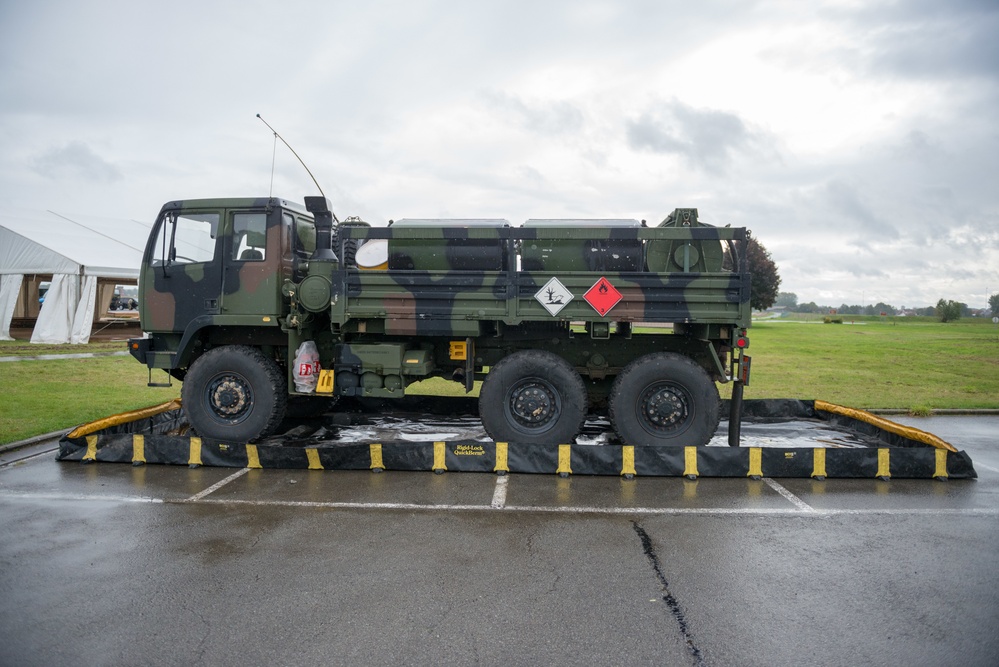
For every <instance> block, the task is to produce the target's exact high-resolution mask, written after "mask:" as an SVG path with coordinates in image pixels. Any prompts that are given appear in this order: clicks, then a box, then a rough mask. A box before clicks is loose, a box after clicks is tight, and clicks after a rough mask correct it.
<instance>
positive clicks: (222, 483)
mask: <svg viewBox="0 0 999 667" xmlns="http://www.w3.org/2000/svg"><path fill="white" fill-rule="evenodd" d="M248 472H250V469H249V468H242V469H240V470H237V471H236V472H234V473H233V474H231V475H229V476H228V477H226V478H225V479H223V480H221V481H219V482H215V483H214V484H212V485H211V486H209V487H208V488H207V489H205V490H204V491H201V492H200V493H195V494H194V495H193V496H191V497H190V498H185V499H184V501H183V502H185V503H193V502H195V501H198V500H201V499H202V498H204V497H205V496H207V495H208V494H209V493H214V492H216V491H218V490H219V489H221V488H222V487H223V486H225V485H226V484H228V483H229V482H232V481H234V480H237V479H239V478H240V477H242V476H243V475H245V474H246V473H248Z"/></svg>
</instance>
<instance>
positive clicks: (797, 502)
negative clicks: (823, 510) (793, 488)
mask: <svg viewBox="0 0 999 667" xmlns="http://www.w3.org/2000/svg"><path fill="white" fill-rule="evenodd" d="M763 481H764V482H766V483H767V486H769V487H770V488H771V489H773V490H774V491H776V492H777V493H779V494H780V495H782V496H784V497H785V498H787V499H788V500H790V501H791V502H792V503H793V504H794V506H795V507H797V508H798V509H800V510H801V511H802V512H814V511H815V508H814V507H812V506H811V505H809V504H808V503H806V502H805V501H804V500H802V499H801V498H799V497H798V496H796V495H794V494H793V493H791V492H790V491H788V490H787V489H785V488H784V487H783V486H782V485H781V484H780V483H778V482H777V481H776V480H774V479H771V478H769V477H764V478H763Z"/></svg>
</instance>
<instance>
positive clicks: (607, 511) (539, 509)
mask: <svg viewBox="0 0 999 667" xmlns="http://www.w3.org/2000/svg"><path fill="white" fill-rule="evenodd" d="M248 470H249V468H243V469H241V470H240V472H239V473H236V474H233V475H230V476H229V477H227V478H226V479H224V480H222V481H221V482H219V483H217V484H214V485H213V486H211V487H209V488H207V489H205V490H204V491H202V492H201V493H199V494H197V495H196V496H191V497H190V498H183V499H175V500H173V499H165V498H149V497H146V496H120V495H118V496H110V495H96V494H95V495H87V494H82V493H23V492H18V491H0V500H6V499H9V500H68V501H74V502H79V501H95V502H118V503H152V504H162V505H174V504H176V505H184V504H189V503H198V504H202V505H247V506H251V507H253V506H256V507H310V508H319V509H348V510H417V511H420V510H422V511H428V512H439V511H457V512H469V511H471V512H518V513H521V512H523V513H541V514H599V515H608V516H634V515H643V516H687V515H691V516H761V517H763V516H773V517H789V516H798V517H800V516H808V517H828V516H964V517H976V516H981V517H999V508H965V509H898V508H895V509H878V508H869V509H816V508H814V507H811V506H809V505H807V504H805V503H801V504H802V505H803V507H796V508H794V509H791V508H784V509H782V508H749V507H743V508H732V507H592V506H590V507H587V506H579V507H576V506H568V505H566V506H559V505H506V504H504V505H503V506H502V507H494V506H493V505H492V504H489V505H462V504H430V505H421V504H418V503H361V502H356V503H355V502H333V501H328V502H327V501H296V500H239V499H234V498H206V497H205V496H207V495H208V494H210V493H211V492H212V491H215V490H218V488H220V487H222V486H223V485H225V484H227V483H228V482H230V481H232V480H234V479H236V478H238V477H239V476H240V475H243V474H245V473H246V472H247V471H248ZM788 493H790V492H788ZM792 495H793V494H792ZM799 502H800V501H799ZM805 507H807V508H808V509H804V508H805Z"/></svg>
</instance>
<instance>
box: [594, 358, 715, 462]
mask: <svg viewBox="0 0 999 667" xmlns="http://www.w3.org/2000/svg"><path fill="white" fill-rule="evenodd" d="M609 404H610V418H611V423H612V424H613V425H614V430H615V431H616V432H617V434H618V436H619V437H620V438H621V441H622V442H624V444H626V445H633V446H644V445H652V446H664V445H665V446H668V445H684V446H701V445H706V444H707V443H708V442H709V441H710V440H711V436H713V435H714V434H715V431H717V430H718V421H719V419H720V417H721V416H720V411H719V399H718V387H717V386H715V383H714V382H713V381H712V380H711V378H710V377H709V376H708V374H707V372H706V371H705V370H704V369H703V368H701V367H700V366H698V365H697V364H696V363H694V362H693V361H691V360H690V359H688V358H686V357H683V356H680V355H678V354H671V353H668V352H660V353H656V354H647V355H645V356H644V357H641V358H639V359H636V360H634V361H632V362H631V363H630V364H628V366H626V367H625V369H624V370H623V371H622V372H621V374H620V375H618V376H617V379H615V380H614V385H613V386H612V387H611V393H610V399H609Z"/></svg>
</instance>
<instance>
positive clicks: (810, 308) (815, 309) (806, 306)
mask: <svg viewBox="0 0 999 667" xmlns="http://www.w3.org/2000/svg"><path fill="white" fill-rule="evenodd" d="M823 310H824V308H822V306H820V305H818V304H817V303H815V302H814V301H809V302H808V303H799V304H798V307H797V308H795V309H794V312H796V313H821V312H823Z"/></svg>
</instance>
